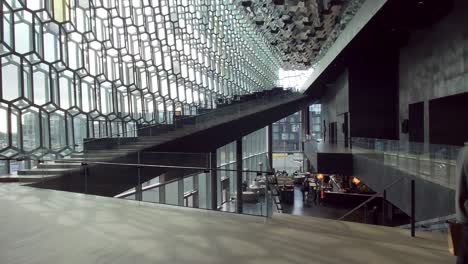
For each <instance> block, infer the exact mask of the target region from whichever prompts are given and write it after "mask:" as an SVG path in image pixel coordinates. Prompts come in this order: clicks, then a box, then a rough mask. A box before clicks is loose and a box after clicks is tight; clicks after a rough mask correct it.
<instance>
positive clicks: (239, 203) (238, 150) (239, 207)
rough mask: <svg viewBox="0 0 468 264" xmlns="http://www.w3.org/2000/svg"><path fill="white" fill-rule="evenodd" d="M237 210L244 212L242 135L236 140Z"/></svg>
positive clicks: (240, 212)
mask: <svg viewBox="0 0 468 264" xmlns="http://www.w3.org/2000/svg"><path fill="white" fill-rule="evenodd" d="M236 170H237V175H236V212H237V213H238V214H242V207H243V206H242V205H243V202H242V137H241V138H239V139H237V140H236Z"/></svg>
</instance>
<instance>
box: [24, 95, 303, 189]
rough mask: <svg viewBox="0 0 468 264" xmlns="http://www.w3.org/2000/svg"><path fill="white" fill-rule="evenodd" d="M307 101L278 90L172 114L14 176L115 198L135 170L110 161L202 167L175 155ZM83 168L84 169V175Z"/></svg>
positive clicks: (171, 174) (178, 173)
mask: <svg viewBox="0 0 468 264" xmlns="http://www.w3.org/2000/svg"><path fill="white" fill-rule="evenodd" d="M309 100H310V99H309V98H307V97H306V96H304V95H302V94H300V93H294V92H292V91H287V90H282V89H272V90H266V91H262V92H258V93H256V94H251V95H245V96H241V97H239V98H238V100H234V101H232V102H230V103H229V104H225V103H224V104H223V105H222V106H221V105H219V107H218V108H216V109H202V110H203V111H200V112H201V113H200V114H199V115H195V116H174V119H173V120H172V123H171V124H157V125H147V126H141V127H139V128H138V129H137V130H136V131H133V134H134V135H133V136H132V135H115V136H114V137H107V138H96V139H86V140H85V141H84V149H85V151H84V152H83V153H72V154H71V155H70V156H68V157H66V158H64V159H59V160H54V161H48V162H43V163H42V164H39V165H38V166H37V168H33V169H28V170H20V171H18V178H20V180H21V177H31V176H34V175H35V176H36V181H38V182H39V183H38V184H35V186H38V187H44V188H53V189H60V190H68V191H76V192H86V193H92V194H99V195H105V196H116V195H118V194H120V193H122V192H124V191H127V190H129V189H131V188H133V187H135V186H136V185H137V182H136V180H135V179H136V174H137V172H136V170H135V169H134V168H124V167H115V166H112V164H110V163H121V164H125V163H128V164H140V163H144V164H154V165H165V166H186V167H190V166H192V167H206V166H207V164H208V163H209V161H208V159H209V158H207V157H206V156H205V155H195V154H194V155H186V154H181V155H178V154H177V153H182V152H183V153H212V152H215V151H216V149H217V148H218V147H221V146H223V145H225V144H227V143H229V142H232V141H234V140H236V139H238V138H240V137H242V136H245V135H247V134H249V133H252V132H254V131H256V130H258V129H260V128H263V127H265V126H266V125H268V124H270V123H272V122H274V121H276V120H278V119H281V118H283V117H285V116H288V115H290V114H291V113H294V112H296V111H298V109H300V108H301V107H303V106H304V105H305V104H307V103H308V101H309ZM130 134H131V133H130ZM157 153H159V154H157ZM84 164H85V165H89V166H88V170H87V173H88V175H86V176H85V175H84V174H85V172H84V171H83V165H84ZM194 172H195V171H194V170H190V169H182V170H177V169H167V168H164V167H160V168H156V167H153V168H151V169H150V170H145V172H144V173H142V174H141V175H139V176H138V182H140V183H141V182H146V181H148V180H151V179H152V178H154V177H156V176H160V175H163V174H164V179H165V180H166V181H170V180H173V179H176V178H181V177H183V176H184V175H187V174H190V173H194ZM85 177H86V179H85ZM84 181H86V185H85V184H84V183H83V182H84Z"/></svg>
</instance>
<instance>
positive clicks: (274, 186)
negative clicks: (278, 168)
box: [267, 175, 283, 213]
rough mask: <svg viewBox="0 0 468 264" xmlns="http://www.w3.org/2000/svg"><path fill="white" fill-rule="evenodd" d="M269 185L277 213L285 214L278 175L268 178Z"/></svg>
mask: <svg viewBox="0 0 468 264" xmlns="http://www.w3.org/2000/svg"><path fill="white" fill-rule="evenodd" d="M267 183H268V186H269V188H270V191H271V197H272V199H273V203H274V204H275V206H276V211H277V212H278V213H283V206H282V205H281V198H280V197H281V196H280V191H279V188H278V180H277V179H276V175H269V176H267Z"/></svg>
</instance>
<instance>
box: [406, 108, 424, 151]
mask: <svg viewBox="0 0 468 264" xmlns="http://www.w3.org/2000/svg"><path fill="white" fill-rule="evenodd" d="M408 112H409V124H408V134H409V141H411V142H424V102H419V103H414V104H410V105H409V107H408Z"/></svg>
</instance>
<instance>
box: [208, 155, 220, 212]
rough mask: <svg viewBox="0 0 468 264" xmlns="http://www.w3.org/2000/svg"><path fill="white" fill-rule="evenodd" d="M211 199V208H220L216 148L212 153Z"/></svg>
mask: <svg viewBox="0 0 468 264" xmlns="http://www.w3.org/2000/svg"><path fill="white" fill-rule="evenodd" d="M209 156H210V170H209V172H210V174H209V175H210V178H209V182H210V198H211V199H210V200H211V210H218V171H217V169H216V167H217V160H216V150H215V151H214V152H211V153H210V155H209Z"/></svg>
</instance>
